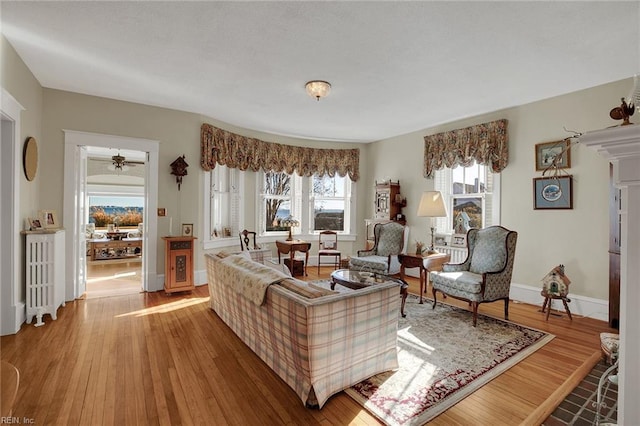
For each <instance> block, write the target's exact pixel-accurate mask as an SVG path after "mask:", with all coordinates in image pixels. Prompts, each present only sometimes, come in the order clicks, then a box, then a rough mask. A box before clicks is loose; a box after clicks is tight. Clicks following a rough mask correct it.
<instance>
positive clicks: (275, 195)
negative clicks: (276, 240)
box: [258, 172, 354, 235]
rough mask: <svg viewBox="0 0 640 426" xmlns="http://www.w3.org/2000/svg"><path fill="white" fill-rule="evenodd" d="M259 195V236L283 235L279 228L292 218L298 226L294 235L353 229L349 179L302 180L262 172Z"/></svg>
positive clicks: (315, 177) (294, 176) (350, 183)
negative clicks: (287, 219) (325, 230)
mask: <svg viewBox="0 0 640 426" xmlns="http://www.w3.org/2000/svg"><path fill="white" fill-rule="evenodd" d="M260 176H261V177H259V178H258V181H259V182H262V186H261V189H260V193H259V196H258V198H259V201H258V202H259V205H261V206H262V207H261V213H260V216H259V221H260V222H259V223H258V227H259V229H260V233H261V234H262V235H265V234H267V235H268V234H272V235H285V234H286V233H288V231H289V228H286V227H283V226H281V222H282V220H283V219H285V218H288V217H292V218H293V219H295V220H297V221H298V222H299V223H300V225H299V226H297V227H295V228H294V229H293V230H292V232H293V233H294V234H296V233H297V234H300V233H302V234H312V233H317V232H319V231H320V230H323V229H331V230H334V231H338V232H340V233H342V234H348V233H349V231H350V230H351V228H352V226H353V225H352V223H351V221H352V214H351V200H352V190H353V187H354V185H353V184H352V182H351V180H350V179H349V178H348V177H340V176H334V177H329V176H317V175H314V176H312V177H310V178H305V179H303V178H301V177H300V176H298V175H297V174H295V173H294V174H291V175H288V174H286V173H281V172H267V173H261V174H260Z"/></svg>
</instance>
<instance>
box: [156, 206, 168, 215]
mask: <svg viewBox="0 0 640 426" xmlns="http://www.w3.org/2000/svg"><path fill="white" fill-rule="evenodd" d="M166 215H167V209H165V208H164V207H158V216H159V217H164V216H166Z"/></svg>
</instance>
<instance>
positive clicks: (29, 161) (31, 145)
mask: <svg viewBox="0 0 640 426" xmlns="http://www.w3.org/2000/svg"><path fill="white" fill-rule="evenodd" d="M22 157H23V158H22V160H23V165H24V175H25V176H26V178H27V180H28V181H32V180H33V179H34V178H35V177H36V171H38V143H37V142H36V139H35V138H33V137H29V138H28V139H27V141H26V142H25V143H24V152H23V156H22Z"/></svg>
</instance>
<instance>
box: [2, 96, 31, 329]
mask: <svg viewBox="0 0 640 426" xmlns="http://www.w3.org/2000/svg"><path fill="white" fill-rule="evenodd" d="M1 89H2V93H1V97H2V104H1V107H0V108H1V109H0V115H1V121H2V123H3V125H2V129H1V130H0V131H1V132H2V135H3V142H4V143H2V144H1V146H0V165H1V166H2V167H1V171H0V196H1V197H2V200H3V203H2V204H1V205H0V265H1V268H0V270H1V272H0V295H2V297H1V298H0V299H1V300H0V335H3V336H4V335H7V334H15V333H17V332H18V330H20V326H21V325H22V323H23V322H24V321H25V319H26V312H25V302H24V300H19V298H20V297H21V292H20V289H21V287H22V274H21V273H19V271H20V260H21V257H20V256H19V255H18V254H19V253H21V235H20V230H21V229H22V228H21V226H20V198H19V197H18V194H20V169H21V159H22V150H21V149H20V145H21V139H22V138H21V133H20V132H21V130H20V129H21V122H20V115H21V113H22V111H23V110H24V107H23V106H22V105H20V103H19V102H18V101H17V100H16V99H15V98H14V97H13V96H11V94H10V93H9V92H7V91H6V90H5V89H4V88H1ZM7 126H8V128H7ZM4 137H7V138H8V139H11V143H6V141H5V140H4Z"/></svg>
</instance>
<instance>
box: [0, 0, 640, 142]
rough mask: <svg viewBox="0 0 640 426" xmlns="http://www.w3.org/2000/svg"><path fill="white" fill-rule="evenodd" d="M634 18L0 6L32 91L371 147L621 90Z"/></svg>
mask: <svg viewBox="0 0 640 426" xmlns="http://www.w3.org/2000/svg"><path fill="white" fill-rule="evenodd" d="M639 4H640V2H638V1H628V2H612V1H605V2H578V1H572V2H445V1H439V2H436V1H430V2H419V1H416V2H344V1H338V2H326V1H320V2H293V1H292V2H266V1H258V2H178V1H175V2H146V1H141V2H100V1H97V2H48V1H46V2H11V1H4V0H3V1H2V2H1V3H0V7H1V19H2V33H3V34H4V35H5V37H6V38H7V39H8V40H9V42H10V43H11V45H12V46H13V47H14V48H15V49H16V51H17V52H18V54H19V55H20V57H21V58H22V59H23V60H24V61H25V63H26V64H27V66H28V67H29V69H30V70H31V71H32V72H33V74H34V75H35V77H36V78H37V79H38V81H39V82H40V83H41V84H42V85H43V86H44V87H49V88H55V89H61V90H68V91H73V92H79V93H86V94H90V95H96V96H103V97H108V98H114V99H120V100H125V101H132V102H139V103H143V104H149V105H155V106H161V107H166V108H173V109H177V110H183V111H190V112H195V113H200V114H203V115H205V116H207V117H213V118H215V119H217V120H221V121H223V122H227V123H229V124H232V125H235V126H240V127H243V128H247V129H253V130H258V131H264V132H269V133H274V134H280V135H287V136H294V137H300V138H310V139H321V140H336V141H357V142H369V141H374V140H380V139H383V138H388V137H393V136H397V135H400V134H405V133H409V132H413V131H417V130H420V129H424V128H427V127H431V126H433V125H436V124H440V123H445V122H449V121H452V120H456V119H460V118H463V117H469V116H474V115H477V114H482V113H485V112H489V111H495V110H499V109H502V108H507V107H511V106H516V105H522V104H525V103H529V102H533V101H536V100H540V99H545V98H549V97H552V96H556V95H560V94H564V93H569V92H573V91H576V90H581V89H585V88H589V87H593V86H597V85H600V84H604V83H608V82H611V81H617V80H621V79H624V78H628V77H631V76H633V75H634V74H635V73H637V72H638V71H640V24H639V22H640V6H639ZM312 79H322V80H328V81H329V82H331V84H332V86H333V88H332V91H331V93H330V94H329V96H328V97H327V98H324V99H322V100H320V101H319V102H317V101H316V100H315V99H312V98H310V97H309V96H308V95H306V93H305V91H304V84H305V83H306V82H307V81H308V80H312ZM630 89H631V87H630ZM625 95H626V93H623V94H620V96H621V97H622V96H625ZM612 106H615V105H612Z"/></svg>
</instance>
